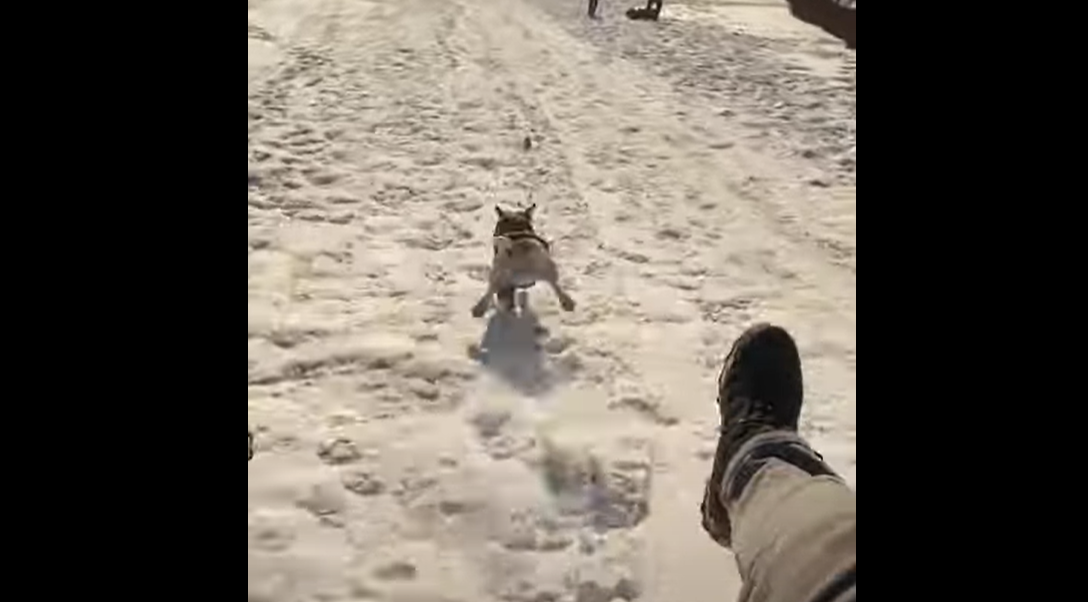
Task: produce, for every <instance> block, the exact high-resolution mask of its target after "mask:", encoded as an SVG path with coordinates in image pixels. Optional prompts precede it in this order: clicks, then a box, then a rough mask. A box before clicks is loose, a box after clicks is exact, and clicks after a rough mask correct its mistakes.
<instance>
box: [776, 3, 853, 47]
mask: <svg viewBox="0 0 1088 602" xmlns="http://www.w3.org/2000/svg"><path fill="white" fill-rule="evenodd" d="M786 2H788V3H789V5H790V14H792V15H793V16H794V17H797V18H798V19H800V20H802V21H804V22H805V23H808V24H809V25H815V26H816V27H819V28H820V29H822V30H824V31H826V32H827V33H829V34H831V35H833V36H835V37H836V38H838V39H840V40H842V41H843V42H844V43H845V44H846V47H847V48H849V49H851V50H856V49H857V43H858V37H857V30H858V15H857V10H856V8H857V2H856V1H855V0H786Z"/></svg>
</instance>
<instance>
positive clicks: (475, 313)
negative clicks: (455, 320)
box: [472, 305, 487, 318]
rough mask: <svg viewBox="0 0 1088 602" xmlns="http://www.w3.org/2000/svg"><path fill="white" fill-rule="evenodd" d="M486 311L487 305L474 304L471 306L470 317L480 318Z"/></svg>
mask: <svg viewBox="0 0 1088 602" xmlns="http://www.w3.org/2000/svg"><path fill="white" fill-rule="evenodd" d="M486 313H487V306H486V305H475V306H473V308H472V317H473V318H482V317H484V314H486Z"/></svg>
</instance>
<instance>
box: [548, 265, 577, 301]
mask: <svg viewBox="0 0 1088 602" xmlns="http://www.w3.org/2000/svg"><path fill="white" fill-rule="evenodd" d="M543 280H544V281H545V282H547V283H548V286H551V287H552V290H553V291H555V296H556V297H559V306H560V307H562V308H563V311H574V299H571V298H570V295H568V294H567V293H566V291H564V290H563V287H561V286H559V270H558V269H557V268H556V267H555V264H554V263H551V262H549V263H548V265H547V267H545V268H544V278H543Z"/></svg>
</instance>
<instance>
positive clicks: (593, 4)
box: [589, 0, 599, 19]
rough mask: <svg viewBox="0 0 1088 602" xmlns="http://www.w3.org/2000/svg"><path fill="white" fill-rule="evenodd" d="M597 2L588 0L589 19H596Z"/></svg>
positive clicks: (596, 0)
mask: <svg viewBox="0 0 1088 602" xmlns="http://www.w3.org/2000/svg"><path fill="white" fill-rule="evenodd" d="M598 2H599V0H589V18H590V19H596V18H597V3H598Z"/></svg>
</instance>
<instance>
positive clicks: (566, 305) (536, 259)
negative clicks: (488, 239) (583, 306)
mask: <svg viewBox="0 0 1088 602" xmlns="http://www.w3.org/2000/svg"><path fill="white" fill-rule="evenodd" d="M534 211H536V203H533V204H532V205H531V206H530V207H529V208H528V209H522V210H519V211H518V210H515V211H506V210H504V209H503V208H502V207H497V206H496V207H495V213H496V214H497V215H498V218H499V221H498V223H496V224H495V232H494V233H493V235H492V236H493V240H492V250H493V257H492V259H491V271H490V273H489V274H488V278H487V292H485V293H484V294H483V296H482V297H480V300H479V301H477V302H476V305H474V306H473V307H472V316H473V317H475V318H480V317H483V315H484V314H485V313H487V307H488V305H489V304H490V302H491V300H492V299H495V300H496V301H497V303H496V306H497V307H498V308H499V309H501V310H502V311H511V310H513V309H519V310H520V309H521V308H515V299H514V292H515V290H517V289H527V288H530V287H532V286H533V285H534V284H536V283H537V282H541V281H542V282H547V283H548V284H549V285H550V286H551V287H552V290H553V291H555V296H556V297H558V298H559V305H560V306H561V307H562V308H563V310H564V311H573V310H574V299H571V298H570V295H568V294H567V293H566V292H564V291H563V289H562V288H561V287H560V286H559V270H558V268H556V267H555V261H553V260H552V256H551V245H549V244H548V241H546V240H544V239H543V238H541V237H540V235H538V234H537V233H536V231H535V230H534V229H533V212H534Z"/></svg>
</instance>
